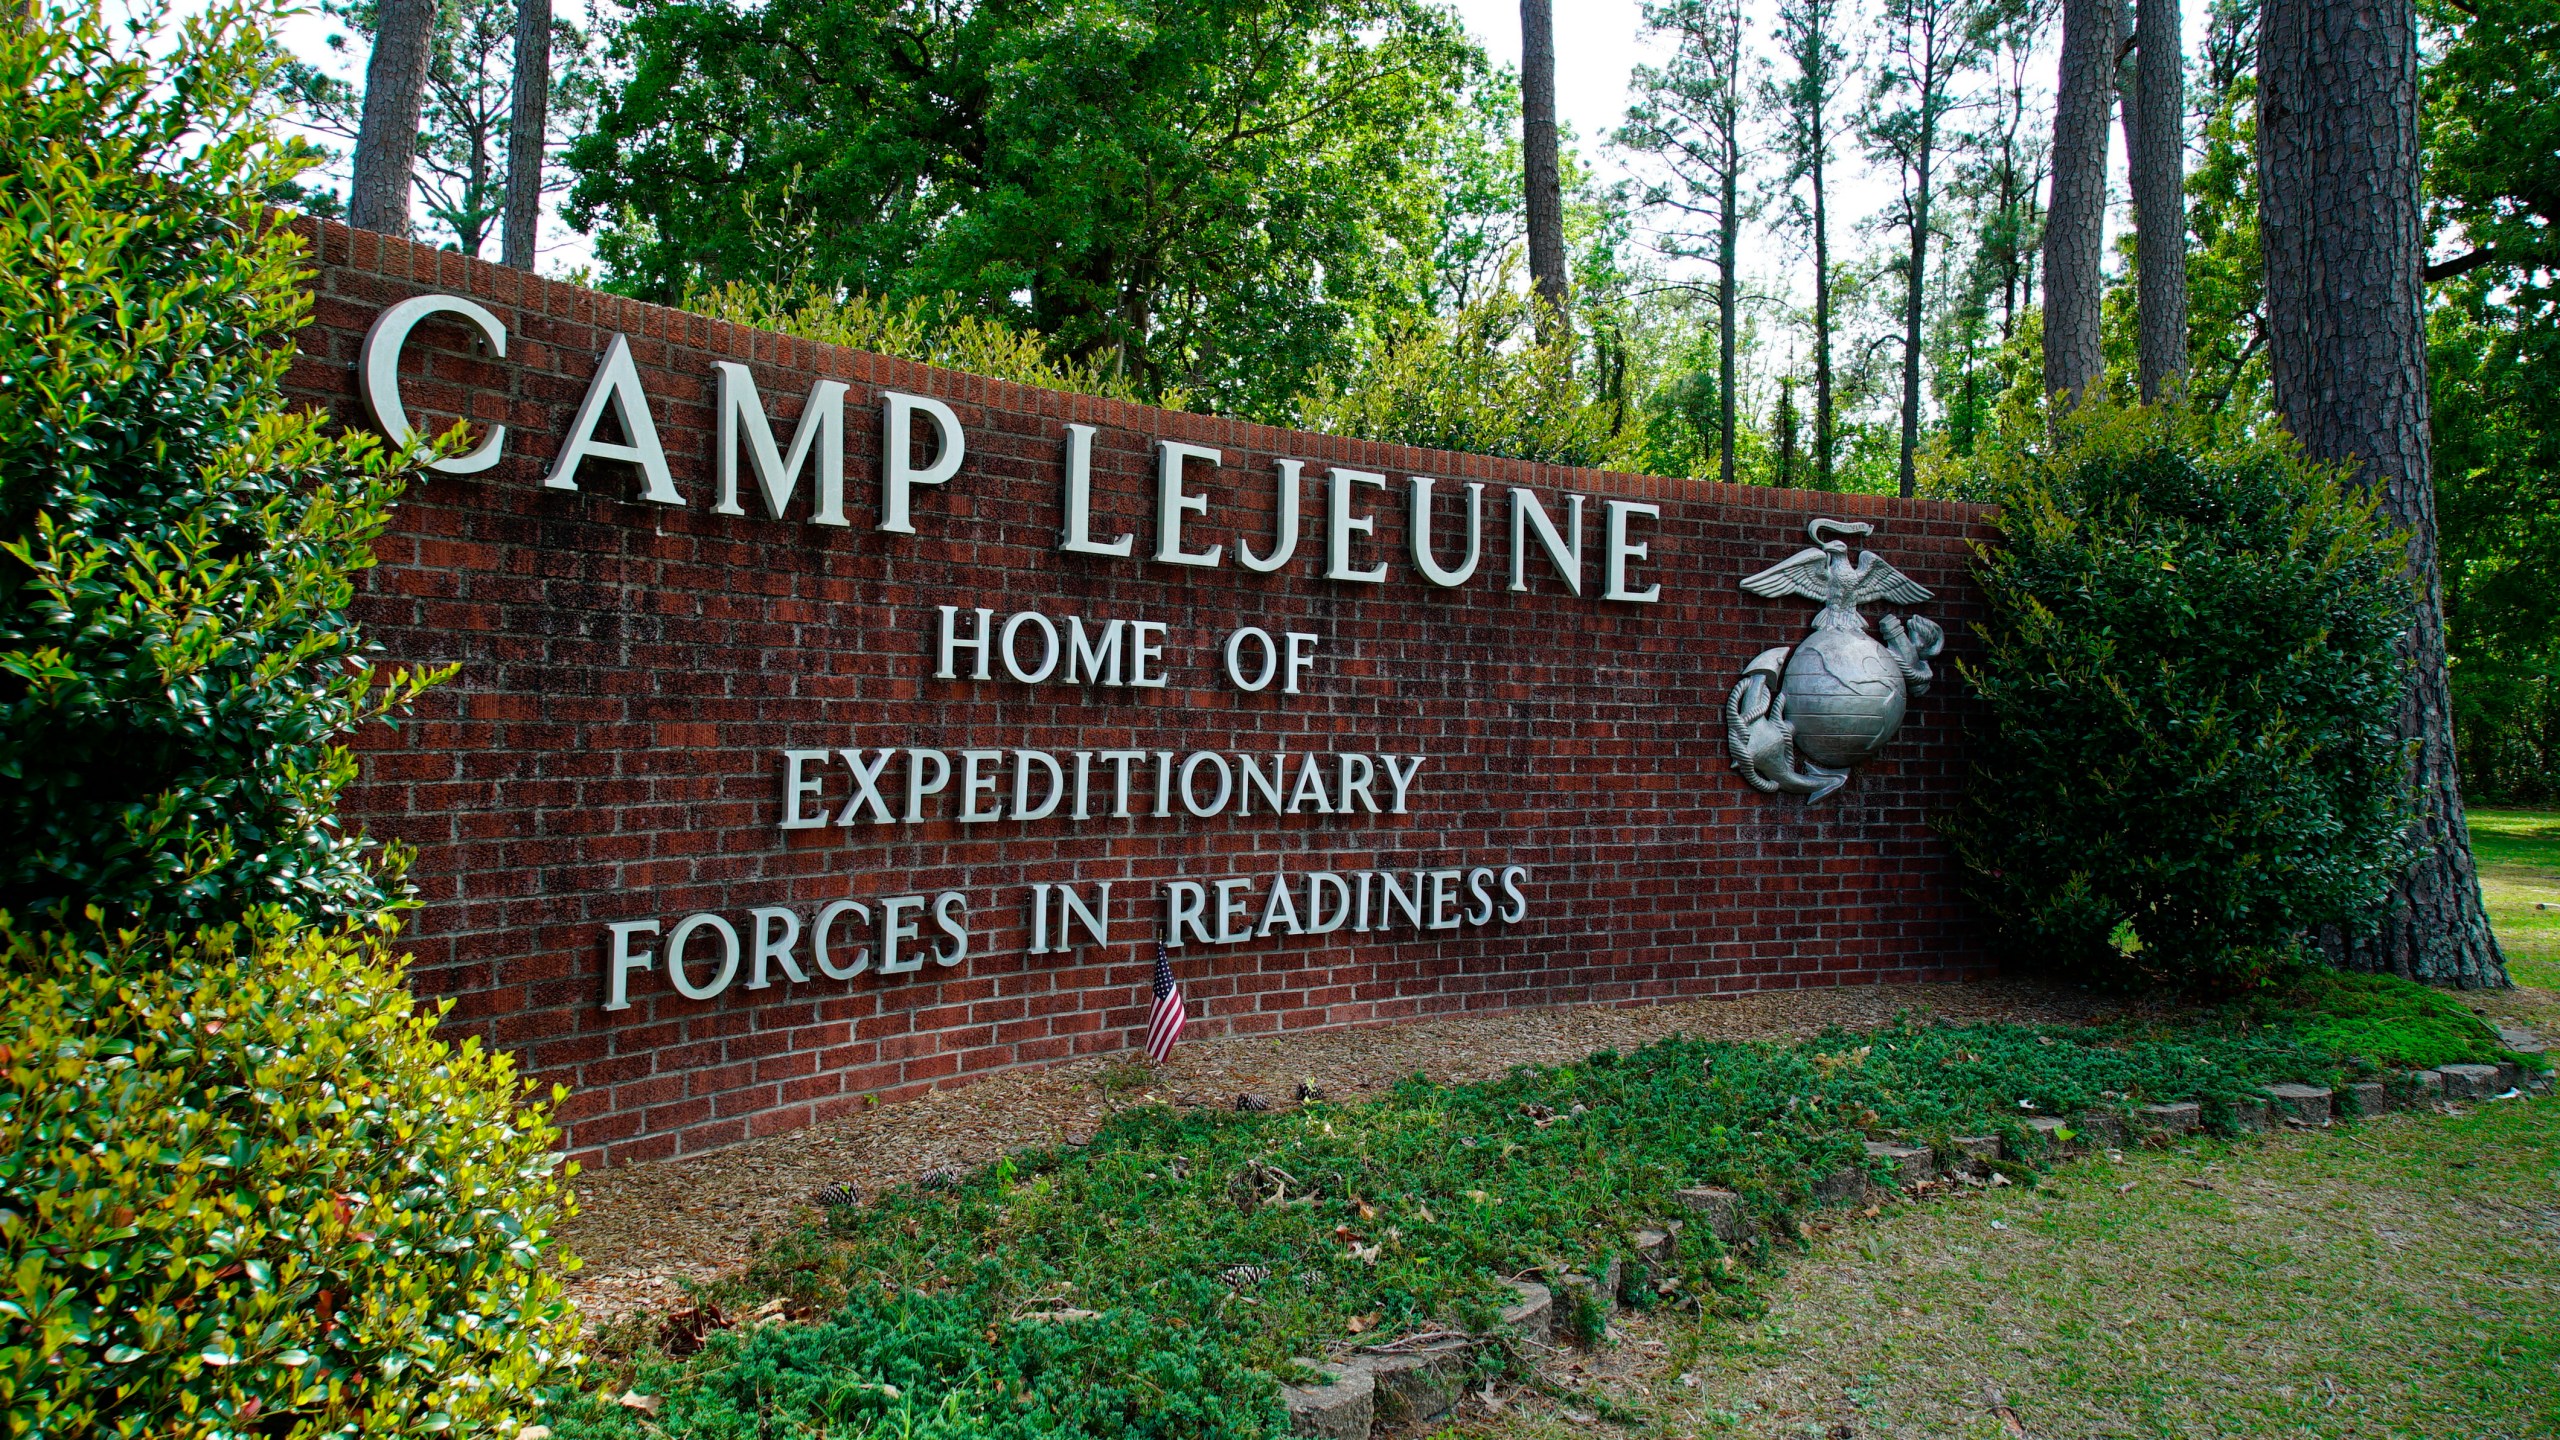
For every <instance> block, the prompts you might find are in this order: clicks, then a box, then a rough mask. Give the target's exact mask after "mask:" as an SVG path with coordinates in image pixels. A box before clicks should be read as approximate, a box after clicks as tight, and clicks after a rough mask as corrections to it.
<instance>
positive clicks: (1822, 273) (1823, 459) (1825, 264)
mask: <svg viewBox="0 0 2560 1440" xmlns="http://www.w3.org/2000/svg"><path fill="white" fill-rule="evenodd" d="M1813 123H1814V137H1813V488H1814V489H1816V490H1828V489H1830V488H1832V485H1833V483H1834V482H1833V480H1832V473H1831V472H1832V444H1831V441H1832V416H1831V212H1830V209H1829V208H1828V207H1829V197H1827V196H1826V195H1824V194H1823V177H1822V155H1823V151H1824V150H1826V149H1828V148H1829V146H1828V144H1827V141H1826V138H1825V136H1824V134H1823V131H1822V125H1823V123H1824V121H1823V116H1822V104H1821V102H1820V101H1819V100H1816V101H1815V102H1814V110H1813Z"/></svg>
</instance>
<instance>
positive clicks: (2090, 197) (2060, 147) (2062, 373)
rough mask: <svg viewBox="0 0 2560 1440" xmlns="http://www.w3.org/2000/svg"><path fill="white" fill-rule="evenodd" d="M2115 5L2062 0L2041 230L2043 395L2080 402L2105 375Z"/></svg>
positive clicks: (2101, 0) (2114, 2)
mask: <svg viewBox="0 0 2560 1440" xmlns="http://www.w3.org/2000/svg"><path fill="white" fill-rule="evenodd" d="M2116 5H2117V0H2063V4H2062V72H2061V78H2060V88H2059V90H2058V92H2057V93H2056V95H2055V97H2054V106H2053V200H2052V203H2051V204H2049V205H2048V206H2046V208H2045V224H2044V389H2045V393H2046V394H2047V395H2048V396H2061V397H2064V398H2063V400H2062V401H2060V402H2059V403H2061V404H2064V405H2068V404H2071V403H2074V402H2076V401H2077V400H2078V399H2079V398H2080V396H2081V395H2082V394H2083V393H2085V392H2086V391H2087V390H2088V389H2089V387H2090V386H2092V385H2094V384H2095V383H2097V381H2098V378H2099V377H2100V376H2101V375H2102V374H2104V373H2105V371H2106V356H2105V353H2104V352H2103V351H2102V350H2101V349H2100V348H2099V339H2098V320H2099V301H2100V298H2101V288H2100V287H2101V281H2100V276H2099V269H2098V266H2099V260H2100V258H2101V251H2102V248H2103V246H2104V244H2105V240H2106V217H2107V118H2108V117H2107V112H2108V108H2109V106H2108V101H2109V100H2110V99H2111V98H2112V97H2113V95H2114V92H2115V88H2116V73H2115V71H2116Z"/></svg>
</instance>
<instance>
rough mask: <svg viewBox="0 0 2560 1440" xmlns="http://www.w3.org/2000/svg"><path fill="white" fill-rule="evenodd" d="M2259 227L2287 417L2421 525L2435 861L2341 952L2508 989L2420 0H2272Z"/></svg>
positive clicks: (2278, 396) (2418, 826)
mask: <svg viewBox="0 0 2560 1440" xmlns="http://www.w3.org/2000/svg"><path fill="white" fill-rule="evenodd" d="M2258 47H2259V48H2258V144H2259V166H2260V174H2259V187H2260V236H2261V242H2262V244H2263V246H2264V251H2265V256H2266V272H2267V329H2268V342H2267V354H2268V362H2269V368H2270V371H2271V372H2272V375H2273V379H2274V387H2275V402H2276V410H2277V412H2278V413H2279V414H2280V415H2282V416H2283V417H2284V420H2285V423H2286V425H2287V426H2288V427H2289V428H2291V430H2292V431H2293V434H2294V436H2295V438H2296V439H2298V440H2300V441H2301V442H2302V446H2303V449H2304V451H2305V452H2306V453H2307V454H2309V455H2310V457H2311V458H2313V459H2315V460H2334V461H2349V462H2352V463H2353V464H2354V466H2355V467H2356V475H2357V478H2358V479H2359V481H2360V482H2361V483H2363V484H2364V485H2366V486H2368V487H2370V488H2371V489H2372V490H2373V491H2374V492H2375V493H2376V494H2377V495H2378V496H2379V497H2380V500H2381V503H2382V506H2383V509H2384V510H2385V511H2387V512H2388V513H2389V514H2390V516H2391V517H2392V518H2393V519H2394V520H2396V521H2398V522H2399V523H2400V524H2401V525H2402V526H2403V527H2405V528H2406V530H2407V532H2408V543H2407V554H2408V566H2409V577H2410V581H2411V584H2412V586H2413V588H2414V589H2415V591H2416V596H2417V609H2416V614H2415V616H2414V617H2413V621H2412V624H2411V626H2410V629H2409V633H2408V635H2407V636H2406V637H2405V638H2404V640H2403V651H2404V654H2405V657H2406V659H2407V660H2408V662H2409V674H2408V680H2407V683H2406V688H2405V689H2404V691H2403V692H2402V696H2401V705H2400V715H2399V721H2400V731H2401V735H2402V736H2403V738H2405V739H2407V740H2409V741H2410V742H2412V768H2411V775H2410V780H2411V783H2412V786H2413V789H2414V798H2415V801H2416V808H2417V816H2416V820H2415V822H2414V823H2413V825H2412V827H2411V837H2410V838H2411V841H2412V843H2413V845H2414V846H2415V847H2416V850H2417V858H2416V860H2415V862H2414V863H2413V864H2411V865H2410V867H2409V868H2408V870H2407V871H2406V872H2405V873H2403V874H2402V875H2401V876H2400V877H2399V879H2398V880H2397V882H2395V884H2394V885H2393V888H2392V895H2391V908H2390V911H2389V913H2388V915H2387V916H2386V917H2385V919H2384V920H2383V923H2382V925H2381V928H2380V929H2379V930H2378V931H2377V932H2376V933H2374V934H2372V935H2369V936H2352V937H2351V936H2344V935H2336V934H2333V935H2330V936H2328V937H2325V938H2326V939H2327V941H2328V948H2329V950H2330V954H2331V956H2332V958H2333V959H2335V960H2336V961H2338V962H2339V963H2340V964H2342V965H2345V966H2347V967H2349V968H2352V969H2357V970H2372V971H2387V972H2389V973H2391V974H2395V975H2401V976H2405V977H2407V978H2410V979H2415V980H2426V981H2432V982H2435V983H2439V984H2448V985H2456V986H2461V987H2464V988H2471V987H2476V986H2503V985H2505V984H2507V983H2508V982H2507V974H2506V966H2505V962H2504V959H2503V957H2502V956H2501V955H2500V954H2499V950H2498V942H2497V939H2496V937H2495V936H2493V935H2492V934H2491V933H2490V930H2489V919H2488V915H2487V912H2486V911H2485V910H2484V908H2483V907H2482V905H2481V901H2480V879H2479V874H2478V871H2477V870H2476V869H2475V868H2474V866H2473V863H2472V858H2471V835H2470V829H2469V827H2468V825H2466V824H2465V822H2464V820H2463V814H2462V786H2461V779H2460V775H2459V773H2458V772H2457V771H2456V769H2455V766H2454V739H2453V705H2452V697H2451V686H2450V682H2449V679H2448V676H2447V671H2446V663H2445V635H2444V595H2443V581H2442V575H2441V573H2440V568H2439V560H2438V555H2437V548H2436V517H2435V488H2434V484H2433V480H2432V477H2431V475H2430V473H2429V466H2430V464H2431V462H2432V456H2431V453H2430V439H2429V434H2428V426H2429V423H2430V416H2429V414H2428V397H2427V349H2426V328H2425V316H2424V306H2425V284H2424V281H2423V279H2422V275H2423V272H2424V270H2425V268H2426V232H2425V229H2424V221H2423V216H2422V213H2421V207H2420V201H2419V192H2418V186H2419V156H2418V145H2419V128H2418V25H2417V17H2416V15H2415V14H2414V13H2413V7H2412V5H2411V3H2410V0H2267V4H2266V7H2265V9H2264V11H2263V12H2262V15H2261V19H2260V28H2259V41H2258Z"/></svg>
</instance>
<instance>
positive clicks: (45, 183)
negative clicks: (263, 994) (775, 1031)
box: [0, 4, 420, 930]
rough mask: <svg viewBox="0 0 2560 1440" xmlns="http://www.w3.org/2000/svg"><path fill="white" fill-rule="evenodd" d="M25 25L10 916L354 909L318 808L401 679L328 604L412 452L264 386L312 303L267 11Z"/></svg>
mask: <svg viewBox="0 0 2560 1440" xmlns="http://www.w3.org/2000/svg"><path fill="white" fill-rule="evenodd" d="M42 18H43V20H44V23H41V24H33V25H25V26H22V25H19V24H17V23H15V21H12V22H11V23H7V24H0V93H5V94H6V95H7V96H8V103H7V104H6V105H5V106H0V677H5V678H0V908H5V909H9V910H12V911H15V912H16V913H17V914H19V915H20V916H22V917H26V916H30V915H32V914H35V913H38V912H51V913H55V914H58V915H62V916H65V917H67V918H72V919H76V918H77V916H78V915H79V914H80V912H81V911H82V910H83V909H85V908H86V907H88V906H90V905H97V906H100V907H103V908H104V909H105V910H106V912H107V914H108V918H109V921H110V923H117V922H120V921H121V920H124V919H130V918H131V917H134V916H138V915H140V914H142V913H144V912H146V911H147V912H149V914H150V916H151V924H152V925H153V926H154V927H155V928H169V929H178V930H185V929H190V928H192V927H193V925H194V924H196V923H198V922H201V921H223V920H230V919H235V918H237V917H239V916H241V915H243V914H245V913H246V912H247V911H248V910H249V909H250V908H251V907H253V906H256V905H261V904H273V905H281V906H283V907H285V908H287V909H289V910H291V911H293V912H295V913H297V914H299V915H303V916H306V917H311V918H320V919H333V920H334V919H345V918H349V917H363V916H369V915H372V914H374V913H375V912H377V911H379V910H381V909H382V908H383V907H384V905H385V904H386V903H388V901H389V899H390V894H389V893H388V891H387V889H386V880H385V876H384V872H383V871H382V870H380V869H379V868H378V867H375V866H373V865H371V864H369V863H368V860H367V856H366V853H365V851H366V847H365V845H364V843H363V842H362V840H361V839H360V838H359V837H357V836H353V835H349V834H346V833H344V832H342V831H340V830H339V829H338V828H337V827H336V826H335V825H334V824H333V823H332V821H331V819H330V806H331V803H332V800H333V798H334V797H335V795H336V794H337V792H338V790H339V789H340V788H341V787H342V786H344V785H345V784H346V783H347V781H348V780H349V779H351V778H352V776H353V773H354V762H353V761H352V759H351V758H350V757H349V755H348V753H347V751H346V749H345V747H344V746H343V745H342V744H340V743H339V738H338V737H340V736H341V735H343V734H344V733H345V732H346V731H347V730H348V729H349V728H351V727H352V726H354V725H355V724H357V723H358V722H360V721H363V720H365V719H368V718H371V717H373V716H376V715H380V714H382V713H384V712H385V711H387V710H389V709H391V708H394V707H396V706H397V705H399V704H401V703H404V702H405V701H406V700H407V699H408V698H409V697H410V695H411V694H413V693H414V691H415V689H416V687H417V685H418V684H419V683H420V680H419V677H406V678H404V679H401V680H396V681H394V682H393V683H392V684H390V685H389V686H388V687H385V688H377V687H376V685H375V683H374V679H373V677H372V675H371V674H370V673H369V672H368V670H367V669H366V668H365V666H364V663H363V657H364V655H365V654H366V647H365V646H364V645H363V644H362V643H361V641H360V640H359V639H358V637H357V636H356V633H355V631H354V629H353V628H352V627H351V626H350V625H349V624H348V622H347V619H346V616H345V614H344V607H345V605H346V603H347V600H348V598H349V595H350V593H351V586H350V577H351V576H352V575H353V574H354V573H355V572H357V571H359V570H361V569H363V568H365V567H366V566H369V565H371V564H372V563H373V554H372V550H371V548H370V542H371V541H372V539H373V537H374V536H375V535H376V534H378V533H379V532H380V530H381V528H382V524H383V520H384V517H385V515H386V513H387V511H388V509H389V506H390V504H391V501H392V499H393V497H394V496H395V495H396V494H397V493H398V490H399V487H400V484H401V482H402V479H403V472H402V471H401V470H400V469H399V468H397V467H396V466H394V465H393V464H392V463H391V461H390V460H389V458H387V457H386V456H384V455H383V454H382V453H381V452H380V450H379V447H377V446H376V445H375V444H374V443H373V442H372V441H370V440H368V439H363V438H353V437H346V438H338V437H331V436H329V435H327V434H325V433H324V431H323V427H322V421H321V419H320V417H318V416H317V415H313V414H307V413H286V410H285V406H284V402H283V399H282V396H281V393H280V390H279V384H280V381H281V379H282V376H283V373H284V369H285V366H286V365H287V363H288V362H289V361H290V359H291V358H292V334H293V331H294V330H295V329H296V328H298V327H299V326H300V325H301V323H302V321H303V319H304V318H305V315H306V314H307V312H308V310H309V308H310V297H309V295H308V293H307V291H306V289H305V284H304V282H305V279H306V275H305V271H304V269H303V267H302V266H301V265H300V264H299V263H298V260H297V257H298V254H299V251H300V241H299V240H298V239H297V238H296V237H295V236H294V235H293V234H291V233H290V232H289V231H288V230H286V229H285V228H284V223H283V220H282V218H281V217H280V216H279V215H278V214H277V213H275V212H273V211H271V210H269V209H268V208H267V207H266V205H265V202H264V197H265V195H266V194H267V193H268V192H269V191H270V190H272V189H275V188H276V187H279V186H282V185H283V184H285V183H286V182H288V181H289V180H290V179H291V178H292V176H293V175H294V174H296V173H297V172H299V171H300V170H301V169H303V168H304V167H305V166H307V165H308V164H309V163H310V161H311V159H312V156H311V155H310V153H309V152H308V151H307V150H304V149H302V148H300V147H297V146H295V145H293V144H290V143H286V142H281V141H279V140H277V139H276V138H275V137H274V135H273V134H272V132H271V131H270V130H269V128H268V126H267V125H266V124H265V123H264V122H263V120H262V119H261V118H260V112H259V108H258V107H259V105H260V103H261V97H262V96H263V94H264V93H265V90H266V87H267V82H268V80H269V78H270V74H271V70H272V67H273V65H274V52H273V50H272V48H271V45H272V38H273V15H272V13H271V12H270V11H268V10H266V9H264V8H260V4H251V5H245V6H244V5H234V4H222V5H217V6H216V7H215V8H213V9H212V10H211V11H209V12H207V13H205V14H203V15H201V16H199V17H197V18H195V19H193V20H190V21H188V22H187V23H186V24H185V25H184V26H182V27H180V28H179V30H178V31H177V33H176V35H175V36H174V37H167V36H161V35H157V34H153V33H148V32H146V33H144V34H141V35H130V34H128V35H119V34H118V33H116V29H115V28H112V27H111V23H110V22H109V21H108V20H107V19H106V18H105V17H104V15H103V13H102V12H101V11H99V10H97V9H95V8H83V9H75V10H72V11H68V12H64V11H55V12H52V14H50V15H49V16H46V17H42ZM172 40H174V44H172V43H171V41H172ZM153 46H160V47H162V48H163V49H164V51H165V54H164V57H163V58H159V59H154V58H152V55H151V47H153Z"/></svg>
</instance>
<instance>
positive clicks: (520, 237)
mask: <svg viewBox="0 0 2560 1440" xmlns="http://www.w3.org/2000/svg"><path fill="white" fill-rule="evenodd" d="M514 91H515V93H514V94H513V96H512V97H510V98H511V99H512V100H513V102H514V103H513V105H512V107H511V110H510V113H509V115H508V117H507V197H506V207H507V225H506V233H505V235H504V237H503V239H502V242H501V244H500V246H499V252H498V253H499V257H500V258H501V259H502V260H504V261H505V262H506V263H507V264H508V265H511V266H513V267H515V268H516V269H518V270H530V269H532V268H533V251H534V245H535V243H536V242H537V240H538V238H539V235H540V231H541V226H542V171H543V162H544V160H545V158H546V157H547V156H548V154H549V151H550V148H551V0H516V73H515V86H514Z"/></svg>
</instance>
